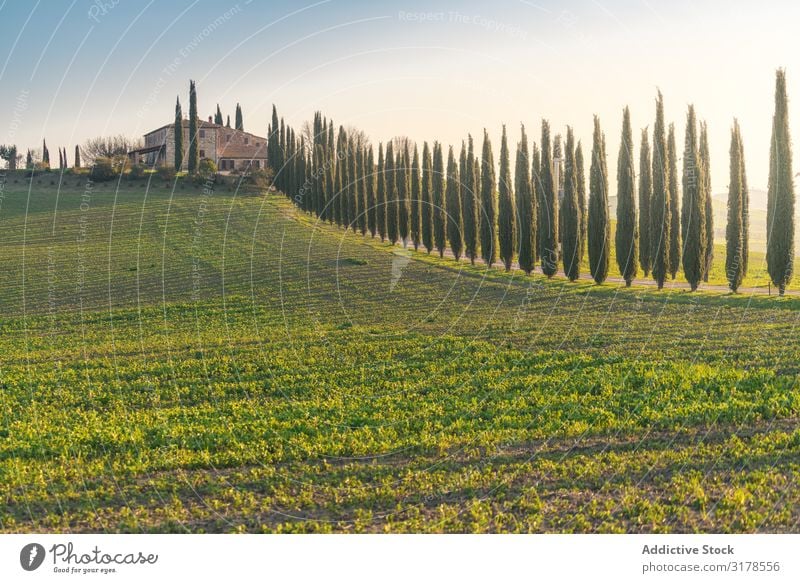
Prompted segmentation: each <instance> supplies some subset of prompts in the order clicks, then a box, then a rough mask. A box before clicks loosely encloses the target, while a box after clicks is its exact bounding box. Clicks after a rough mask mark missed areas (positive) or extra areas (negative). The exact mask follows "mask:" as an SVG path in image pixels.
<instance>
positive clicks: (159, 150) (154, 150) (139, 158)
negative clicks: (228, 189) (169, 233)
mask: <svg viewBox="0 0 800 583" xmlns="http://www.w3.org/2000/svg"><path fill="white" fill-rule="evenodd" d="M211 119H212V118H211V117H209V118H208V121H207V122H206V121H201V120H198V121H197V133H198V149H199V150H200V159H201V160H202V159H203V158H208V159H209V160H213V161H214V163H215V164H216V165H217V169H218V170H219V171H220V172H222V173H229V172H232V171H242V172H244V171H248V170H258V169H263V168H265V167H266V165H267V138H263V137H261V136H256V135H255V134H250V133H247V132H243V131H239V130H236V129H233V128H229V127H226V126H223V125H219V124H215V123H213V122H212V121H211ZM182 125H183V148H184V151H185V152H184V157H183V166H182V168H181V169H182V170H186V169H187V155H188V150H189V120H188V119H186V120H183V124H182ZM128 158H129V160H130V161H131V162H132V163H134V164H142V165H145V166H149V167H151V168H152V167H157V166H170V165H174V164H175V123H174V122H173V123H170V124H167V125H164V126H161V127H160V128H158V129H155V130H153V131H151V132H149V133H146V134H145V135H144V147H142V148H138V149H136V150H131V151H130V152H128Z"/></svg>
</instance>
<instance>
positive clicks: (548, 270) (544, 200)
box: [538, 120, 559, 277]
mask: <svg viewBox="0 0 800 583" xmlns="http://www.w3.org/2000/svg"><path fill="white" fill-rule="evenodd" d="M539 177H540V178H539V186H540V189H541V198H540V199H539V228H538V231H539V256H540V260H541V262H542V273H544V274H545V275H546V276H547V277H553V276H554V275H555V274H556V272H557V271H558V239H559V237H558V222H559V219H558V188H557V185H556V184H554V182H553V158H552V153H551V150H550V124H549V123H548V122H547V121H546V120H542V161H541V166H540V170H539Z"/></svg>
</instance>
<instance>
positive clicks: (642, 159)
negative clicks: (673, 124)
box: [639, 128, 653, 277]
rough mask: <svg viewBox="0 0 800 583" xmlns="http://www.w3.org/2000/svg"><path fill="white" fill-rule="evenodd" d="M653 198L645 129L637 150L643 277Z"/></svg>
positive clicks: (646, 267) (647, 265) (646, 268)
mask: <svg viewBox="0 0 800 583" xmlns="http://www.w3.org/2000/svg"><path fill="white" fill-rule="evenodd" d="M652 198H653V174H652V169H651V167H650V144H649V142H648V139H647V128H645V129H643V130H642V144H641V146H640V149H639V263H640V264H641V265H642V271H644V275H645V277H647V276H648V275H649V274H650V266H651V261H650V252H651V248H650V239H651V235H650V203H651V201H652Z"/></svg>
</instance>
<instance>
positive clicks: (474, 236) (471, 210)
mask: <svg viewBox="0 0 800 583" xmlns="http://www.w3.org/2000/svg"><path fill="white" fill-rule="evenodd" d="M467 144H468V145H467V156H466V160H465V162H466V163H465V168H462V169H461V182H462V185H461V215H462V219H463V220H464V231H463V233H464V255H466V256H467V257H468V258H469V261H470V263H472V264H473V265H474V264H475V258H476V257H477V256H478V180H479V176H477V175H476V172H475V168H476V160H475V144H474V143H473V141H472V135H469V136H467Z"/></svg>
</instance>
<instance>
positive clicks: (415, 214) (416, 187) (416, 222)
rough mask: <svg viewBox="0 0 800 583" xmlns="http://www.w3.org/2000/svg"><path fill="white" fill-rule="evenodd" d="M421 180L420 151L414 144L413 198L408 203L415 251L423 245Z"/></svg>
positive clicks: (412, 166) (412, 165) (412, 163)
mask: <svg viewBox="0 0 800 583" xmlns="http://www.w3.org/2000/svg"><path fill="white" fill-rule="evenodd" d="M421 179H422V177H421V176H420V167H419V150H418V149H417V145H416V144H414V160H413V161H412V162H411V197H410V198H409V201H408V202H409V205H410V207H411V210H410V213H411V241H412V242H413V243H414V250H415V251H416V250H418V249H419V246H420V243H422V238H421V236H422V225H421V221H422V217H421V216H420V204H421V202H422V201H421V199H422V192H421V189H422V184H421Z"/></svg>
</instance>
